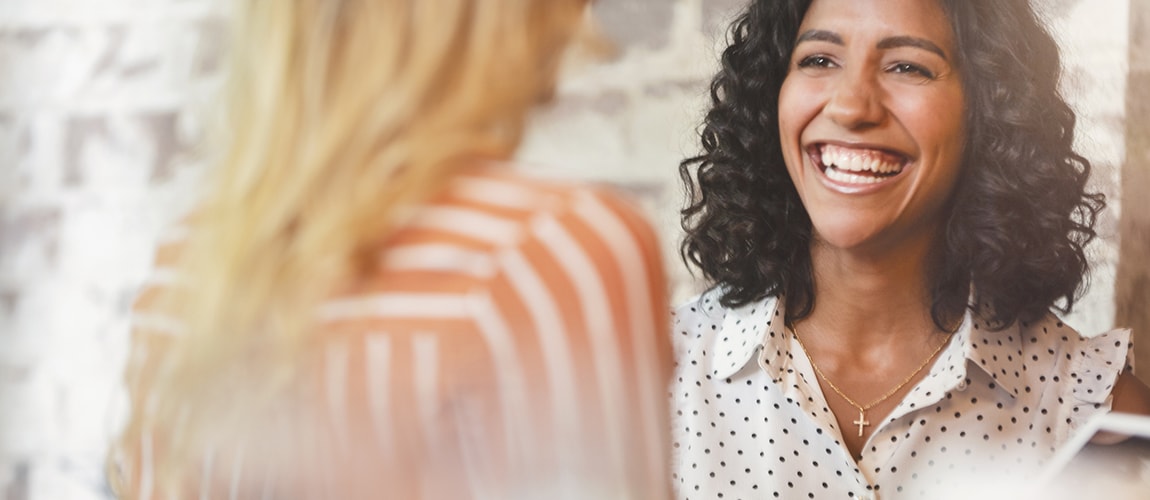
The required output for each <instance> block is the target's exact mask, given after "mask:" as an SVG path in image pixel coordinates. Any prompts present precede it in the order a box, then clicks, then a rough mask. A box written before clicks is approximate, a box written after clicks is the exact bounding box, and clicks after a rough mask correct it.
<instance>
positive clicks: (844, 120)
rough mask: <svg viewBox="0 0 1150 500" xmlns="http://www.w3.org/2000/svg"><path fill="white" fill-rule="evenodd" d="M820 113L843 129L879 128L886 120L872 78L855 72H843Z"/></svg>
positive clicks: (879, 90) (856, 70)
mask: <svg viewBox="0 0 1150 500" xmlns="http://www.w3.org/2000/svg"><path fill="white" fill-rule="evenodd" d="M824 113H826V114H827V115H828V116H829V117H830V118H831V120H833V121H834V122H835V123H837V124H838V125H839V126H841V127H843V128H846V129H851V130H854V129H860V128H868V127H873V126H877V125H880V124H881V123H882V122H883V120H884V119H886V107H885V106H884V104H883V99H882V88H881V87H880V85H879V82H878V81H877V79H876V77H875V75H874V74H873V73H871V72H868V71H863V70H861V69H859V68H856V69H853V70H847V71H843V72H842V74H841V75H840V76H839V78H838V81H837V82H836V83H835V85H834V86H833V87H832V88H831V95H830V98H829V99H828V101H827V104H826V107H825V108H824Z"/></svg>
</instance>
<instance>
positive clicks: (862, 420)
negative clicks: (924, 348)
mask: <svg viewBox="0 0 1150 500" xmlns="http://www.w3.org/2000/svg"><path fill="white" fill-rule="evenodd" d="M791 333H793V334H794V335H795V341H796V342H798V343H799V347H801V348H802V349H803V354H806V355H807V361H808V362H810V364H811V368H814V369H815V373H816V374H818V376H819V378H821V379H823V381H825V382H826V383H827V385H829V386H831V389H832V390H833V391H835V394H838V395H839V397H841V398H843V400H845V401H846V402H847V403H850V405H851V406H853V407H855V409H857V410H858V411H859V418H858V420H856V421H855V422H853V423H854V424H855V425H857V426H858V427H859V437H862V435H863V427H866V426H869V425H870V422H867V421H866V412H867V411H868V410H870V409H871V408H874V407H875V405H877V404H879V403H882V402H883V401H886V400H887V399H889V398H890V397H891V396H893V395H894V394H895V393H896V392H898V391H899V390H900V389H902V388H903V387H905V386H906V384H908V383H910V381H911V379H913V378H914V377H915V375H918V372H921V371H922V369H923V368H926V365H927V364H929V363H930V360H932V359H934V357H935V356H936V355H938V353H939V351H942V348H943V346H945V345H946V344H947V341H946V340H943V341H942V342H939V344H938V347H935V348H934V352H932V353H930V356H927V357H926V359H924V360H923V361H922V364H920V365H918V368H915V369H914V371H913V372H911V373H910V375H907V377H906V378H905V379H903V381H902V382H899V384H898V385H896V386H894V387H893V388H891V390H889V391H887V392H886V394H883V395H882V396H881V397H879V398H878V399H876V400H874V401H871V402H870V404H867V405H865V406H864V405H860V404H858V403H856V402H855V400H853V399H851V398H850V396H847V395H846V393H844V392H843V391H842V389H839V388H838V386H837V385H835V383H834V382H831V379H830V378H827V376H826V374H824V373H823V371H822V370H820V369H819V365H816V364H815V360H814V358H812V357H811V352H810V350H808V349H807V346H805V345H803V341H802V339H800V338H799V330H798V328H797V327H795V326H794V325H791Z"/></svg>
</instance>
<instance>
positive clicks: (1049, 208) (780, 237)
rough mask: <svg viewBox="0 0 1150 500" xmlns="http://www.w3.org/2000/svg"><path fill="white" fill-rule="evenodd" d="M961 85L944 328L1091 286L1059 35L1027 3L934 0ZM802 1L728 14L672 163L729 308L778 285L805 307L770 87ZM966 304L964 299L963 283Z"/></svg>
mask: <svg viewBox="0 0 1150 500" xmlns="http://www.w3.org/2000/svg"><path fill="white" fill-rule="evenodd" d="M941 4H942V5H943V7H944V10H945V11H946V12H947V15H948V16H949V18H950V20H951V25H952V28H953V30H954V33H955V43H956V46H957V48H958V61H957V64H958V67H959V69H960V71H961V73H962V78H963V89H964V93H965V96H966V102H967V111H966V124H967V144H966V147H965V158H964V162H963V167H962V172H961V174H960V178H959V180H958V183H957V185H956V187H955V191H954V194H953V197H952V199H951V200H950V203H949V204H948V206H947V207H948V208H947V209H948V210H949V214H948V216H947V217H946V220H945V227H944V228H942V231H941V235H942V237H941V241H939V245H938V252H939V255H938V257H939V258H938V262H939V267H938V269H936V272H935V275H934V276H933V277H932V279H933V283H934V284H933V289H932V290H931V293H932V301H933V304H932V308H931V314H932V317H933V318H934V322H935V323H936V324H937V325H938V326H939V327H940V328H943V329H949V328H951V327H948V326H946V325H953V324H954V320H955V319H957V317H958V316H960V315H961V314H962V312H963V311H964V309H965V308H967V307H978V308H979V309H980V312H981V313H982V314H983V315H984V316H985V317H986V318H987V319H988V320H989V321H990V322H991V323H992V325H991V326H992V327H996V328H1004V327H1007V326H1009V325H1011V324H1013V323H1014V322H1016V321H1024V322H1026V321H1033V320H1036V319H1037V318H1039V317H1041V316H1042V315H1044V314H1046V312H1047V311H1048V310H1050V309H1051V308H1052V307H1054V308H1057V309H1058V310H1059V311H1061V312H1063V313H1066V312H1069V311H1070V310H1071V308H1072V307H1073V305H1074V302H1075V301H1076V299H1078V298H1079V297H1080V296H1081V294H1082V293H1083V292H1084V291H1085V288H1086V281H1085V277H1086V273H1087V271H1088V269H1089V263H1088V261H1087V258H1086V253H1085V247H1086V245H1087V244H1088V243H1089V242H1090V241H1091V240H1092V239H1093V238H1094V237H1095V236H1096V234H1095V231H1094V229H1093V228H1094V224H1095V221H1096V219H1097V217H1098V214H1099V213H1100V212H1101V211H1102V210H1103V209H1104V208H1105V199H1104V197H1103V195H1101V194H1099V193H1093V192H1090V191H1088V190H1087V181H1088V179H1089V177H1090V171H1091V166H1090V162H1089V161H1088V160H1087V159H1086V158H1084V157H1083V156H1081V155H1080V154H1078V153H1077V152H1075V150H1074V149H1073V139H1074V127H1075V114H1074V112H1073V111H1072V110H1071V108H1070V106H1069V105H1068V104H1067V103H1066V102H1065V100H1064V99H1063V98H1062V96H1061V95H1060V94H1059V91H1058V83H1059V77H1060V76H1061V73H1062V68H1061V63H1060V58H1059V53H1058V46H1057V44H1056V42H1055V41H1054V39H1053V38H1052V37H1051V36H1050V34H1049V33H1048V32H1047V31H1046V29H1045V28H1044V27H1043V25H1042V23H1041V21H1040V20H1039V19H1038V18H1037V16H1036V15H1035V13H1034V12H1033V11H1032V10H1031V8H1030V7H1029V5H1028V3H1027V2H992V1H988V0H975V1H972V0H942V1H941ZM809 5H810V0H755V1H753V2H751V4H750V5H749V6H748V8H747V9H746V10H745V11H744V12H743V13H742V14H741V15H740V16H739V17H738V18H737V19H736V20H735V21H734V23H733V24H732V26H731V30H730V45H729V46H728V47H727V49H726V50H725V51H724V52H723V55H722V67H721V70H720V71H719V73H718V75H717V76H716V77H715V78H714V80H713V82H712V84H711V101H712V107H711V109H710V111H709V112H708V113H707V115H706V118H705V120H704V124H703V128H702V133H701V136H702V146H703V153H702V154H700V155H699V156H696V157H692V158H688V159H686V160H684V161H683V162H682V163H681V164H680V166H679V173H680V176H681V177H682V179H683V181H684V184H685V186H686V187H685V190H686V194H687V197H688V206H687V207H686V208H685V209H684V210H683V211H682V225H683V228H684V230H685V232H686V237H685V238H684V240H683V243H682V246H681V248H680V251H681V254H682V256H683V259H684V260H685V261H687V262H688V264H693V265H694V266H696V267H698V268H699V270H700V271H702V273H703V275H704V277H705V278H706V279H707V280H708V281H709V282H711V283H712V284H715V285H720V286H722V287H723V293H722V296H721V302H722V303H723V305H725V306H728V307H737V306H740V305H744V304H747V303H749V302H752V301H755V300H759V299H761V298H763V297H766V296H772V295H779V294H783V295H785V298H786V302H787V303H786V310H787V320H788V321H793V320H796V319H800V318H803V317H805V316H807V315H808V314H810V312H811V310H812V309H813V307H814V301H815V293H816V291H815V289H814V279H813V269H812V265H811V260H810V244H811V238H812V226H811V221H810V218H809V216H808V215H807V213H806V210H805V209H804V208H803V206H802V203H801V201H800V200H799V197H798V193H797V192H796V191H795V188H794V185H793V184H792V182H791V180H790V177H789V176H788V174H787V171H786V166H785V164H784V162H783V157H782V152H781V147H780V142H779V131H778V95H779V90H780V89H781V87H782V83H783V80H784V79H785V78H786V75H787V70H788V64H789V60H790V55H791V51H792V50H793V48H794V47H793V46H794V40H795V38H796V36H797V34H798V27H799V25H800V23H801V21H802V17H803V15H804V13H805V12H806V10H807V8H808V7H809ZM972 288H973V292H974V302H973V303H970V296H971V290H972Z"/></svg>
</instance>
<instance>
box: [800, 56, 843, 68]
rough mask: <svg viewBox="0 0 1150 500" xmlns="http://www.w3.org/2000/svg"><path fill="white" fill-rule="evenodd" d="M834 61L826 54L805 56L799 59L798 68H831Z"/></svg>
mask: <svg viewBox="0 0 1150 500" xmlns="http://www.w3.org/2000/svg"><path fill="white" fill-rule="evenodd" d="M834 66H835V63H834V61H831V58H829V57H827V56H807V57H804V58H802V60H800V61H799V67H800V68H833V67H834Z"/></svg>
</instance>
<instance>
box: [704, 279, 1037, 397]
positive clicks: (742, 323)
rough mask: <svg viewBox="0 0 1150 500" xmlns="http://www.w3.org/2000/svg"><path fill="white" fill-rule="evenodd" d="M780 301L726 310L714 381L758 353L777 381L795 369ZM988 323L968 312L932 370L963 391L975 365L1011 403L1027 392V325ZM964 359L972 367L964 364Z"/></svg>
mask: <svg viewBox="0 0 1150 500" xmlns="http://www.w3.org/2000/svg"><path fill="white" fill-rule="evenodd" d="M784 302H785V301H784V300H781V296H780V297H766V298H763V299H760V300H757V301H754V302H751V303H748V304H746V305H744V306H741V307H737V308H734V309H729V310H728V311H727V313H726V315H725V316H724V317H723V324H722V327H721V330H720V331H719V332H718V335H717V336H716V337H715V338H716V343H715V348H714V354H713V356H712V357H711V358H710V359H711V366H710V369H711V374H712V376H713V377H715V378H718V379H726V378H730V377H732V376H734V375H735V374H736V373H738V372H739V371H741V370H742V369H743V368H744V367H746V365H747V364H748V363H750V362H751V361H752V360H753V359H754V358H755V352H757V351H759V350H760V349H761V350H762V351H763V355H762V360H761V361H762V363H761V364H762V367H763V369H764V370H766V371H767V375H769V376H770V377H771V378H772V379H774V380H776V381H778V380H782V379H783V378H785V375H786V372H787V371H788V370H792V369H793V368H792V362H793V359H794V356H793V354H792V353H791V352H790V343H789V342H788V341H787V337H786V335H785V326H784V321H783V318H784V317H785V314H784V307H785V305H784ZM986 324H987V323H986V321H985V320H984V319H983V318H982V317H981V316H979V315H976V314H974V313H972V312H971V311H970V310H967V312H966V315H965V317H964V318H963V321H962V325H961V326H960V327H959V329H958V331H957V332H955V333H954V338H952V339H951V341H950V345H949V346H948V347H947V348H945V349H944V350H943V352H942V354H941V355H940V356H939V358H940V360H941V366H938V367H936V368H935V370H940V372H941V373H945V374H946V375H947V376H945V377H942V378H941V380H945V381H947V382H948V385H950V386H951V387H954V388H957V389H959V390H962V389H965V388H966V384H967V382H966V381H967V379H968V377H967V376H966V373H967V372H966V365H967V364H970V365H973V366H975V367H977V368H978V369H980V370H982V371H984V372H986V374H987V375H989V376H990V377H991V378H993V379H994V381H995V384H996V385H997V386H998V387H1000V388H1002V390H1003V391H1005V392H1006V393H1007V394H1008V395H1009V396H1010V397H1011V398H1014V397H1016V396H1018V395H1019V393H1020V391H1022V390H1024V387H1025V383H1024V381H1023V380H1024V379H1023V377H1022V375H1023V374H1022V373H1020V372H1019V370H1021V369H1022V368H1021V367H1022V365H1023V363H1020V362H1019V358H1020V357H1021V356H1023V342H1024V339H1023V332H1022V328H1023V327H1026V325H1020V324H1018V323H1015V324H1014V325H1011V326H1010V327H1008V328H1006V329H1003V330H999V331H993V330H990V329H988V328H987V327H986ZM966 360H969V361H971V363H966V362H965V361H966ZM936 364H939V363H938V362H936Z"/></svg>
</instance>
